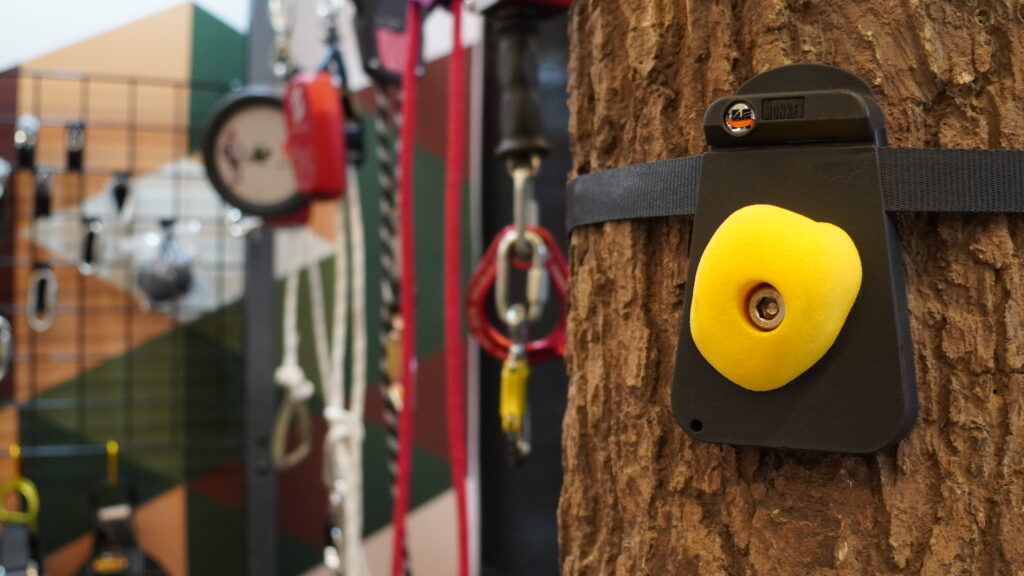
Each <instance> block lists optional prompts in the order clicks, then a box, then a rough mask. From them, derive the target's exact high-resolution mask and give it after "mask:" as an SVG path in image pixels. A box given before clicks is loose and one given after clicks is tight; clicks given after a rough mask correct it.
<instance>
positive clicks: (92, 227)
mask: <svg viewBox="0 0 1024 576" xmlns="http://www.w3.org/2000/svg"><path fill="white" fill-rule="evenodd" d="M83 223H84V224H85V238H83V239H82V261H81V262H80V263H79V264H78V271H79V272H80V273H81V274H82V276H93V275H95V274H96V272H98V269H99V264H100V262H99V260H100V257H101V255H102V253H103V223H102V222H100V220H99V219H98V218H85V219H84V220H83Z"/></svg>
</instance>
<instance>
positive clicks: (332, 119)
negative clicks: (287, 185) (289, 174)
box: [284, 72, 345, 198]
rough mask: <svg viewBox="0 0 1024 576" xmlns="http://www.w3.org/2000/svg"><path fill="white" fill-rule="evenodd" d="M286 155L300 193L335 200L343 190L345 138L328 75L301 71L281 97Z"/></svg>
mask: <svg viewBox="0 0 1024 576" xmlns="http://www.w3.org/2000/svg"><path fill="white" fill-rule="evenodd" d="M284 115H285V122H286V123H287V125H288V143H287V148H288V156H289V157H290V158H291V161H292V167H293V168H294V170H295V181H296V185H297V186H298V189H299V193H300V194H302V195H304V196H311V197H313V198H337V197H339V196H341V194H342V192H344V190H345V135H344V130H345V128H344V126H345V125H344V122H343V120H344V118H343V112H342V107H341V97H340V95H339V94H338V90H337V89H336V88H335V87H334V82H333V81H332V80H331V74H330V73H328V72H304V73H301V74H296V75H295V76H294V77H292V79H291V80H289V81H288V87H287V89H286V90H285V94H284Z"/></svg>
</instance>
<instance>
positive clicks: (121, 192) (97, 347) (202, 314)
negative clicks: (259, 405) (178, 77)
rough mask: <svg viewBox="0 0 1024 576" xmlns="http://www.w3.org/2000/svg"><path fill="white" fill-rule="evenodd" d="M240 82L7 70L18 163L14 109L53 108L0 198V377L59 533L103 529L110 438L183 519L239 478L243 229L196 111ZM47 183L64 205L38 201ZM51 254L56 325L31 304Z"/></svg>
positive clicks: (153, 494)
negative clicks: (217, 186)
mask: <svg viewBox="0 0 1024 576" xmlns="http://www.w3.org/2000/svg"><path fill="white" fill-rule="evenodd" d="M228 88H229V87H228V86H227V85H226V84H225V83H223V82H204V81H199V80H194V79H193V80H190V81H168V80H160V79H147V78H129V77H118V76H101V75H82V74H62V73H56V72H42V71H39V72H36V71H26V70H22V71H19V72H15V73H10V74H5V75H0V156H2V157H4V158H6V159H8V160H9V161H11V162H12V163H13V164H16V165H17V162H16V159H17V158H16V156H17V154H16V153H15V150H14V149H13V147H12V146H11V142H12V135H13V132H14V126H15V124H16V123H17V122H18V119H19V116H21V115H23V114H31V115H32V116H34V117H35V118H37V119H38V121H39V128H38V144H37V147H36V151H35V165H34V166H26V165H22V166H16V171H15V172H14V174H13V175H12V178H11V181H10V183H9V184H8V186H7V187H6V190H5V193H4V195H3V198H2V201H0V226H2V229H0V314H2V315H3V316H5V317H7V318H8V319H9V320H10V322H11V324H12V325H13V333H14V360H13V365H12V368H11V371H10V372H9V373H8V375H7V376H6V377H5V378H4V380H3V381H2V382H0V398H2V402H3V405H4V407H3V409H2V410H0V453H3V452H4V450H3V447H4V446H5V445H7V444H10V443H14V442H19V443H20V444H21V445H22V447H23V449H22V454H23V458H24V465H23V469H24V473H25V475H26V476H28V477H29V478H31V479H33V480H34V481H35V482H36V484H37V485H38V486H39V489H40V493H41V496H42V508H41V509H42V512H41V517H40V529H41V532H42V535H43V537H44V539H45V541H46V544H47V545H48V548H49V549H51V550H53V549H56V548H59V547H61V546H64V545H65V544H68V543H70V542H72V541H73V540H75V539H76V538H78V537H79V536H81V535H83V534H86V533H88V532H89V530H90V529H91V527H92V522H93V519H92V516H91V512H90V510H89V509H88V501H89V494H90V492H91V491H92V490H93V488H94V486H95V485H96V484H97V483H99V482H101V481H102V480H103V479H104V478H105V471H104V469H105V458H104V445H105V443H106V442H107V441H108V440H116V441H118V442H119V443H120V446H121V466H120V468H121V474H122V477H123V479H124V481H125V482H129V483H131V484H133V485H134V486H135V487H136V488H137V490H138V492H139V494H140V497H141V500H142V501H143V502H146V501H149V502H151V503H152V505H153V506H157V505H158V504H159V505H166V503H167V502H171V501H173V505H172V506H173V513H172V514H171V516H172V517H173V516H174V515H175V514H176V513H177V512H178V511H180V520H179V521H178V524H179V525H177V526H176V527H175V528H173V530H172V532H173V531H174V530H177V531H178V532H181V531H182V530H185V522H186V519H190V518H191V520H192V521H191V524H193V525H195V524H196V523H197V522H199V521H200V520H201V519H202V518H204V517H207V518H208V517H209V514H211V513H213V510H214V509H215V508H216V506H222V507H227V508H230V507H231V503H230V502H225V500H230V497H226V496H225V494H228V495H230V493H231V492H232V491H234V492H236V493H237V492H239V491H240V488H239V487H238V482H239V478H238V473H237V470H238V466H237V458H238V454H239V452H240V446H241V417H242V415H241V412H240V407H241V405H242V402H241V393H242V370H243V366H242V361H243V355H242V338H241V333H240V332H241V317H240V314H241V306H240V304H239V300H240V298H241V297H242V294H243V286H244V272H243V269H244V239H243V238H241V237H240V236H239V235H238V234H235V232H236V231H237V230H238V228H239V227H238V226H237V224H236V223H235V220H234V218H236V217H237V214H235V213H234V212H232V210H231V209H230V207H228V206H227V205H225V204H224V203H223V202H222V201H221V200H220V199H219V197H218V196H217V195H216V193H215V192H214V191H213V189H212V188H211V187H210V186H209V184H208V183H207V181H206V177H205V172H204V170H203V167H202V161H201V159H200V158H199V157H198V155H197V154H195V153H194V152H195V151H194V150H192V149H191V146H193V145H194V143H195V142H197V141H198V138H197V129H198V127H197V126H196V125H195V123H194V122H190V120H191V119H193V118H194V117H195V115H196V113H197V112H199V111H197V110H196V109H195V108H196V106H197V104H196V103H197V102H204V101H205V102H209V101H212V100H214V99H215V98H216V96H218V95H220V94H223V93H225V92H227V91H228ZM75 124H81V125H82V126H84V131H83V134H84V148H83V161H82V165H81V168H80V169H76V167H75V166H74V164H75V161H74V159H71V158H69V154H68V150H69V147H68V144H69V134H68V132H69V130H72V131H73V130H75V129H74V128H73V127H72V128H69V125H75ZM72 147H73V145H72ZM69 160H70V162H69ZM47 195H48V197H49V210H48V211H46V210H40V208H39V206H40V202H45V197H46V196H47ZM172 261H173V262H174V263H176V264H177V265H178V266H179V268H178V269H177V272H178V275H177V276H176V278H177V280H178V281H179V282H178V285H176V286H177V287H176V288H174V290H172V292H174V291H175V290H184V293H183V294H182V295H181V296H180V297H179V298H171V299H167V300H166V301H161V298H163V295H162V293H160V291H159V290H156V291H154V289H153V288H152V286H153V285H152V284H147V286H150V288H149V289H148V290H143V289H142V288H141V287H140V274H141V275H142V276H143V277H145V278H146V279H147V280H152V281H153V282H157V281H158V280H159V278H157V276H159V274H157V272H160V271H165V270H166V267H164V268H158V266H159V265H160V264H166V263H169V262H172ZM41 272H46V273H47V274H49V273H51V272H52V276H51V278H52V279H54V280H55V284H56V298H55V300H54V301H53V307H52V324H50V325H49V326H45V323H43V325H40V324H39V322H36V321H30V318H31V317H32V316H33V315H35V316H37V317H38V316H41V314H39V312H40V311H41V310H42V308H41V305H40V299H42V301H43V302H44V303H45V302H46V297H45V294H46V290H51V289H52V284H53V283H52V282H51V283H48V284H47V287H46V288H45V289H40V288H39V285H38V284H39V280H38V279H39V276H40V274H41ZM186 273H187V274H186ZM154 274H156V276H154ZM186 275H187V276H188V277H189V279H190V281H189V282H187V283H186V282H184V281H182V278H183V277H184V276H186ZM154 278H157V280H153V279H154ZM164 279H165V280H166V278H164ZM186 284H187V287H186V286H185V285H186ZM156 286H158V287H160V286H163V287H165V288H166V285H165V284H159V282H157V284H156ZM42 307H43V308H45V304H44V305H42ZM5 465H7V464H5ZM6 473H9V472H8V471H5V470H3V469H0V476H3V475H4V474H6ZM183 494H184V495H183ZM204 498H205V499H207V500H209V501H210V502H212V503H213V504H211V506H213V508H208V507H204V506H203V502H205V500H204ZM168 499H170V500H168ZM146 506H147V504H143V505H142V507H141V508H140V515H139V520H138V523H139V524H140V530H142V531H143V532H144V531H145V527H144V526H143V524H144V520H145V514H143V512H144V510H145V508H146ZM190 511H191V514H190V513H189V512H190ZM162 514H163V515H164V516H166V515H167V514H168V512H167V511H166V510H164V511H163V512H162ZM165 523H166V522H165ZM161 530H163V531H165V532H166V530H167V527H166V526H164V527H163V528H161ZM165 536H166V537H169V538H171V539H175V536H174V535H173V534H171V535H168V534H165ZM178 536H180V540H181V542H182V545H181V548H182V549H181V550H180V551H175V550H169V551H167V552H166V554H169V555H178V556H181V555H184V554H185V550H188V545H186V542H188V543H191V542H194V541H195V540H193V539H192V538H189V537H188V536H187V535H185V534H178ZM220 540H223V537H221V538H219V539H218V541H220ZM200 547H201V546H200ZM192 548H193V549H192V551H191V553H192V554H193V555H194V554H196V553H201V551H200V550H197V549H196V546H195V545H193V546H192ZM235 553H237V554H238V555H240V554H241V550H240V547H239V548H238V549H237V551H236V552H235ZM239 561H240V560H239ZM232 562H234V560H232ZM229 563H230V562H229ZM51 570H53V569H52V568H51Z"/></svg>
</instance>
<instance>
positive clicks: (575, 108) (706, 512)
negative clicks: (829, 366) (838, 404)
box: [559, 0, 1024, 576]
mask: <svg viewBox="0 0 1024 576" xmlns="http://www.w3.org/2000/svg"><path fill="white" fill-rule="evenodd" d="M570 38H571V44H570V50H571V54H572V56H571V62H570V67H569V93H570V97H569V107H570V111H571V114H572V120H571V123H570V130H571V134H572V150H573V153H574V156H575V163H576V164H575V167H576V172H577V173H580V174H581V173H586V172H593V171H598V170H604V169H609V168H615V167H618V166H623V165H627V164H634V163H639V162H649V161H653V160H659V159H664V158H671V157H677V156H684V155H690V154H700V153H701V152H702V150H703V147H704V141H703V135H702V133H701V126H700V119H701V115H702V114H703V111H704V109H705V107H706V106H707V104H709V103H710V102H711V101H712V100H713V99H714V98H717V97H719V96H722V95H726V94H729V93H731V92H733V91H734V90H735V89H736V88H737V87H738V86H739V85H740V84H741V83H742V82H743V81H745V80H746V79H748V78H750V77H751V76H753V75H754V74H756V73H758V72H762V71H764V70H766V69H769V68H773V67H776V66H780V65H784V64H788V63H793V62H822V63H826V64H833V65H836V66H840V67H842V68H846V69H848V70H850V71H852V72H854V73H856V74H858V75H860V76H861V77H863V78H864V79H865V80H867V81H868V82H869V83H870V84H872V86H873V89H874V90H875V92H876V94H877V96H878V98H879V102H880V104H881V106H882V109H883V111H884V112H885V114H886V118H887V122H888V129H889V140H890V145H892V146H916V147H949V148H1024V106H1022V104H1021V98H1022V96H1024V64H1022V63H1024V5H1022V4H1020V3H1019V2H1018V1H1016V0H1013V1H1011V0H974V1H968V0H962V1H952V0H935V1H926V0H911V1H907V2H892V1H890V0H859V1H857V2H834V1H826V0H820V1H819V0H788V1H787V0H745V1H739V0H737V1H735V2H729V1H725V0H643V1H639V2H638V1H630V0H618V1H615V0H578V1H576V2H574V3H573V6H572V12H571V20H570ZM689 226H690V219H688V218H682V217H680V218H666V219H657V220H650V221H632V222H614V223H605V224H598V225H593V226H587V227H584V228H581V229H578V230H576V231H575V232H574V233H573V235H572V241H571V252H570V260H571V265H572V292H571V298H570V307H569V342H568V354H567V358H566V359H567V365H568V370H569V375H570V391H569V405H568V410H567V412H566V416H565V423H564V455H563V464H564V468H565V479H564V486H563V490H562V498H561V504H560V508H559V522H560V546H561V554H562V573H563V574H566V575H578V574H601V575H605V574H624V575H625V574H628V575H642V574H651V575H659V576H660V575H666V574H692V575H701V576H713V575H766V576H767V575H772V576H789V575H794V576H796V575H812V574H813V575H833V574H835V575H839V574H843V575H845V574H849V575H858V576H862V575H885V574H928V575H942V576H948V575H951V574H964V575H967V574H971V575H974V574H977V575H1020V574H1024V407H1022V406H1024V404H1022V402H1021V399H1022V392H1024V266H1022V263H1021V259H1022V256H1024V219H1022V218H1021V217H1019V216H1011V215H985V216H981V215H958V214H943V215H923V214H909V215H902V216H900V217H899V218H898V227H899V233H900V236H901V241H902V247H903V263H904V266H905V270H906V276H907V290H908V299H909V307H910V314H911V331H912V335H913V340H914V360H915V364H916V369H917V385H918V396H919V399H920V405H921V408H920V413H919V416H918V420H917V423H916V426H915V428H914V430H913V431H912V432H911V434H910V436H909V437H908V438H906V439H905V440H904V441H903V442H902V443H901V444H900V445H899V446H898V447H896V448H893V449H891V450H888V451H886V452H884V453H880V454H877V455H873V456H865V457H855V456H844V455H830V454H818V453H804V452H793V451H780V450H766V449H757V448H749V447H747V448H735V447H730V446H715V445H709V444H703V443H697V442H694V441H693V440H691V439H690V438H689V437H688V436H686V435H685V434H684V433H683V432H682V430H681V429H680V428H679V427H678V426H677V424H676V422H675V421H674V419H673V417H672V414H671V409H670V403H669V397H670V388H671V382H672V375H673V364H674V358H675V356H674V351H675V346H676V338H677V331H678V328H679V321H680V312H681V304H682V289H683V282H684V279H685V277H686V271H687V265H688V263H687V260H686V257H685V254H686V253H687V252H688V246H687V239H688V236H689Z"/></svg>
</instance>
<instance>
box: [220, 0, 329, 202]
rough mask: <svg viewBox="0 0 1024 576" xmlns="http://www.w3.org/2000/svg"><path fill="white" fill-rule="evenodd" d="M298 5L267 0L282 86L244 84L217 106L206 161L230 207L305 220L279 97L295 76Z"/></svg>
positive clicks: (287, 0)
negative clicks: (293, 59)
mask: <svg viewBox="0 0 1024 576" xmlns="http://www.w3.org/2000/svg"><path fill="white" fill-rule="evenodd" d="M295 7H296V2H295V0H268V2H267V10H268V14H269V16H270V24H271V27H272V28H273V30H274V54H273V60H272V62H271V69H272V70H273V73H274V77H275V78H276V79H277V82H278V86H273V87H268V86H257V85H250V86H246V87H245V88H243V89H242V90H239V91H238V92H236V93H234V94H230V95H228V96H226V97H225V98H223V99H222V100H221V101H220V102H218V103H217V106H216V107H215V110H214V111H213V113H212V114H211V115H210V117H209V119H208V120H207V123H206V127H205V130H204V136H203V163H204V164H205V165H206V173H207V176H208V177H209V179H210V183H211V184H212V185H213V187H214V189H215V190H216V191H217V193H218V194H220V195H221V197H222V198H224V200H225V202H227V203H228V204H230V205H232V206H235V207H237V208H238V209H240V210H241V211H243V212H245V213H246V214H251V215H254V216H263V217H266V218H276V219H278V220H279V221H280V220H281V219H286V220H287V221H288V222H304V221H305V220H306V212H305V211H306V205H307V203H308V200H309V199H308V198H307V197H306V196H304V195H302V194H300V193H299V190H298V187H297V183H296V177H295V170H294V169H293V166H292V161H291V159H290V157H289V155H288V150H287V143H288V122H287V120H286V118H285V110H284V103H283V101H282V96H281V94H282V88H281V86H282V85H283V84H284V83H285V82H286V80H287V79H288V78H289V77H290V76H291V75H292V74H293V73H294V72H295V67H294V64H293V63H292V62H291V58H290V53H289V45H290V43H291V35H292V29H293V27H294V22H295Z"/></svg>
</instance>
